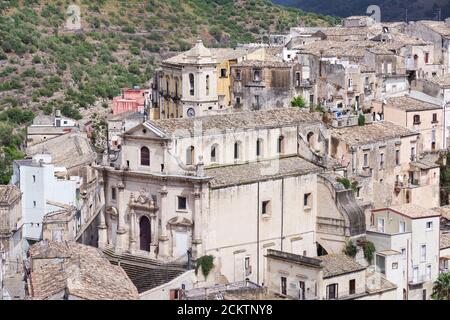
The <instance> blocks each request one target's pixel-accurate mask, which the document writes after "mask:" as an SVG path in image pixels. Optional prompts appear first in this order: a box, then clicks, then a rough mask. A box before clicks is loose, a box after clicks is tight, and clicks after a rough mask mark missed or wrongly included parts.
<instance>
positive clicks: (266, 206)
mask: <svg viewBox="0 0 450 320" xmlns="http://www.w3.org/2000/svg"><path fill="white" fill-rule="evenodd" d="M261 213H262V214H269V213H270V201H263V202H262V208H261Z"/></svg>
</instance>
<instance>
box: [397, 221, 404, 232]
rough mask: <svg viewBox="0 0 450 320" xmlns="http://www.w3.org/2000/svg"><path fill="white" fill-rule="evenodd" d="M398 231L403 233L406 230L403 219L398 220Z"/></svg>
mask: <svg viewBox="0 0 450 320" xmlns="http://www.w3.org/2000/svg"><path fill="white" fill-rule="evenodd" d="M398 232H399V233H404V232H406V222H405V221H400V222H399V225H398Z"/></svg>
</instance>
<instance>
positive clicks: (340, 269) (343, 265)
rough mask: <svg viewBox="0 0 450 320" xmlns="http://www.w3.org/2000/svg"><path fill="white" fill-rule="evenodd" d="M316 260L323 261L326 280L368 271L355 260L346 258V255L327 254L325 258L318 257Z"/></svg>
mask: <svg viewBox="0 0 450 320" xmlns="http://www.w3.org/2000/svg"><path fill="white" fill-rule="evenodd" d="M316 259H319V260H321V261H323V267H324V268H323V277H324V278H331V277H335V276H339V275H342V274H346V273H351V272H358V271H362V270H365V269H366V267H364V266H362V265H360V264H359V263H358V262H356V261H355V260H354V259H352V258H350V257H348V256H346V255H345V254H327V255H325V256H319V257H316Z"/></svg>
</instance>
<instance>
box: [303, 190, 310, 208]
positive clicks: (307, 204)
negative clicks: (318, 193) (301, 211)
mask: <svg viewBox="0 0 450 320" xmlns="http://www.w3.org/2000/svg"><path fill="white" fill-rule="evenodd" d="M303 206H304V207H305V208H311V207H312V194H311V193H305V194H304V195H303Z"/></svg>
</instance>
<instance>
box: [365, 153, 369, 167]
mask: <svg viewBox="0 0 450 320" xmlns="http://www.w3.org/2000/svg"><path fill="white" fill-rule="evenodd" d="M368 166H369V154H367V153H364V168H367V167H368Z"/></svg>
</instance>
